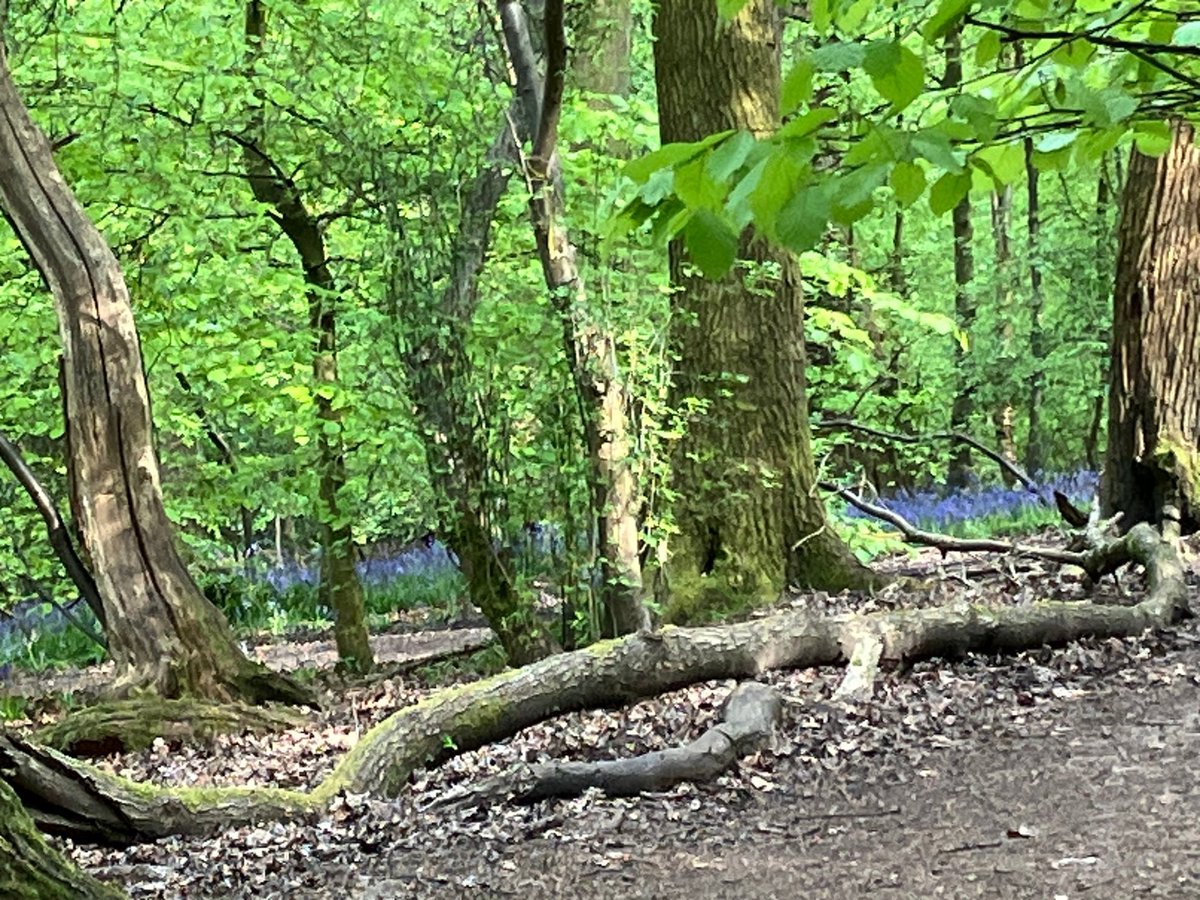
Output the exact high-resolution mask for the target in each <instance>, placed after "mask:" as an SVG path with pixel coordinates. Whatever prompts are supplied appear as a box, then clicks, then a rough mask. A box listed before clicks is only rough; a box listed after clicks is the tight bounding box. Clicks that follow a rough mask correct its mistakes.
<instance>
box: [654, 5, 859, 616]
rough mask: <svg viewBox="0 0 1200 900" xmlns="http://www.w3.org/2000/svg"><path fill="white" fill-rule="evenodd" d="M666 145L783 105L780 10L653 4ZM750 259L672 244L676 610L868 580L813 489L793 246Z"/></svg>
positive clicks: (773, 117) (671, 567)
mask: <svg viewBox="0 0 1200 900" xmlns="http://www.w3.org/2000/svg"><path fill="white" fill-rule="evenodd" d="M654 33H655V45H654V59H655V80H656V84H657V88H658V104H659V121H660V131H661V136H662V141H663V143H664V144H666V143H670V142H674V141H694V140H699V139H700V138H703V137H705V136H706V135H709V134H713V133H715V132H720V131H724V130H726V129H730V128H735V129H746V130H749V131H750V132H753V133H755V134H766V133H769V132H771V131H772V130H773V129H774V128H775V127H776V125H777V124H778V120H779V90H780V75H779V47H780V16H779V9H778V6H777V4H775V3H774V2H773V0H752V2H750V3H748V4H747V5H746V6H745V7H744V8H743V9H742V10H741V11H740V12H739V13H738V14H737V16H736V17H735V18H734V19H733V20H732V21H730V22H722V21H720V20H719V17H718V13H717V3H716V0H663V2H661V3H660V4H659V5H658V9H657V13H656V15H655V19H654ZM739 257H740V262H739V263H738V265H737V266H736V267H735V269H734V271H732V272H731V273H730V274H728V275H727V276H725V277H723V278H721V279H718V280H706V279H704V278H703V277H701V276H700V275H699V274H698V273H697V272H696V271H695V270H694V269H693V268H692V266H691V265H690V264H689V262H688V259H687V257H686V254H685V250H684V246H683V244H682V243H681V242H679V241H676V242H674V243H673V244H672V246H671V251H670V261H671V276H672V280H673V281H674V283H675V284H676V285H677V286H678V288H679V290H678V291H677V293H675V295H674V296H673V312H672V318H671V321H672V332H671V342H672V346H673V349H674V352H675V353H676V354H677V356H678V364H677V370H676V376H675V379H674V383H673V386H672V397H673V404H674V406H675V407H676V408H678V409H681V410H683V409H685V408H688V407H692V408H698V409H700V410H701V412H699V413H698V414H695V415H691V416H690V417H689V418H688V420H687V422H686V432H685V434H684V436H683V438H682V439H681V440H679V441H678V446H677V449H676V451H675V453H674V457H673V460H672V471H673V485H672V489H673V492H674V496H675V498H676V499H675V501H674V503H673V507H672V513H673V517H674V520H675V527H676V528H677V529H678V534H676V535H675V536H673V537H672V539H671V547H670V561H669V563H668V566H667V569H666V571H665V573H664V574H665V578H666V582H665V585H664V589H665V590H666V591H667V593H668V594H669V595H670V605H669V607H668V613H669V614H670V615H672V616H674V617H676V618H684V617H688V616H699V615H705V614H707V612H708V610H709V609H710V608H711V607H713V606H717V605H720V604H728V603H744V602H746V601H747V600H750V601H756V600H762V599H765V598H774V597H775V596H777V595H778V593H779V592H780V590H781V589H783V588H784V587H785V586H786V585H788V584H789V583H795V584H802V585H811V586H815V587H825V588H841V587H845V586H849V585H854V584H861V583H862V582H863V581H864V579H865V577H866V573H865V571H864V570H862V569H861V568H860V567H858V566H857V564H856V563H855V561H854V558H853V556H852V555H851V554H850V552H849V550H848V549H847V548H846V546H845V545H844V544H843V543H842V541H841V540H840V539H839V538H838V537H837V535H836V534H834V532H833V531H832V530H831V529H830V527H829V524H828V522H827V520H826V516H825V508H824V504H823V502H822V499H821V497H820V496H819V495H818V494H817V492H816V490H815V480H816V479H815V472H814V464H813V458H812V451H811V448H810V434H809V423H808V405H807V400H806V396H805V380H804V363H805V357H804V326H803V304H802V300H801V292H800V282H799V278H798V276H797V273H796V267H795V265H794V263H793V261H792V259H791V258H790V257H789V256H788V255H787V254H784V253H781V252H778V251H776V250H774V249H772V248H770V247H768V246H767V245H766V243H765V242H764V241H760V240H756V239H755V237H754V236H753V234H750V233H747V234H746V235H744V236H743V239H742V241H741V243H740V249H739Z"/></svg>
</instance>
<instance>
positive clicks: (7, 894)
mask: <svg viewBox="0 0 1200 900" xmlns="http://www.w3.org/2000/svg"><path fill="white" fill-rule="evenodd" d="M121 896H123V894H122V893H121V892H120V891H118V890H117V889H116V888H111V887H108V886H107V885H104V884H101V883H100V882H99V881H97V880H96V879H94V878H92V877H91V876H90V875H87V874H86V873H84V872H83V871H81V870H80V869H79V868H78V867H76V865H75V864H74V863H72V862H71V861H70V860H69V859H67V858H66V857H65V856H63V855H62V854H61V853H59V852H58V851H56V850H54V849H53V848H52V847H51V846H50V845H49V844H47V843H46V839H45V838H43V837H42V836H41V835H40V834H39V833H38V831H37V828H35V827H34V824H33V821H32V820H31V819H30V818H29V814H28V813H26V812H25V809H24V807H22V806H21V801H20V799H19V798H18V797H17V795H16V794H14V793H13V789H12V788H11V787H9V786H8V784H7V783H5V782H4V781H3V780H0V897H4V898H5V900H58V898H62V900H92V898H96V900H106V898H117V897H121Z"/></svg>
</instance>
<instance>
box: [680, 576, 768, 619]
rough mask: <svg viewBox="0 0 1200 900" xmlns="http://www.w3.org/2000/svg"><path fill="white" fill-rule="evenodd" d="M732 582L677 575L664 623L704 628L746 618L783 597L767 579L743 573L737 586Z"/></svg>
mask: <svg viewBox="0 0 1200 900" xmlns="http://www.w3.org/2000/svg"><path fill="white" fill-rule="evenodd" d="M730 581H731V580H730V579H727V578H724V577H722V576H720V575H703V576H696V575H683V576H678V575H676V576H673V577H672V579H671V594H670V597H668V599H667V602H666V604H665V605H664V606H663V621H665V622H669V623H671V624H675V625H702V624H707V623H709V622H717V621H721V620H723V619H730V618H737V617H741V616H744V615H746V614H747V613H749V612H751V611H752V610H755V609H759V608H761V607H764V606H769V605H770V604H772V603H774V602H775V601H776V600H777V599H778V598H779V590H778V589H776V588H775V587H773V586H772V585H771V582H770V580H769V579H768V578H766V577H765V576H762V575H760V576H758V577H753V576H747V574H746V573H744V572H742V573H739V574H738V577H737V578H736V579H735V580H734V583H732V584H731V583H730Z"/></svg>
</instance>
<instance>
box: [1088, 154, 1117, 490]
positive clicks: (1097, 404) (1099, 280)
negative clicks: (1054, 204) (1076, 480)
mask: <svg viewBox="0 0 1200 900" xmlns="http://www.w3.org/2000/svg"><path fill="white" fill-rule="evenodd" d="M1108 178H1109V174H1108V156H1107V155H1106V156H1105V157H1104V160H1103V162H1102V163H1101V165H1100V173H1099V177H1098V178H1097V179H1096V218H1095V229H1096V252H1095V257H1096V260H1097V269H1096V292H1095V296H1096V298H1097V299H1099V298H1101V297H1104V298H1106V299H1107V296H1108V295H1109V293H1110V292H1111V290H1112V280H1111V278H1112V273H1111V271H1110V270H1109V268H1108V267H1107V266H1106V267H1104V268H1100V266H1099V261H1100V260H1105V259H1108V258H1109V257H1110V255H1111V247H1110V245H1111V242H1112V237H1113V228H1112V225H1111V223H1110V222H1109V210H1110V208H1111V206H1112V195H1113V191H1112V190H1111V189H1110V188H1109V182H1108ZM1098 337H1099V339H1100V343H1101V344H1102V345H1103V346H1104V348H1105V349H1104V350H1103V351H1102V352H1101V353H1100V354H1098V357H1099V358H1098V360H1097V366H1098V368H1099V372H1098V375H1099V377H1098V378H1097V379H1096V382H1095V384H1096V390H1095V395H1094V396H1093V398H1092V417H1091V421H1090V422H1089V424H1088V431H1087V435H1086V436H1085V437H1084V439H1083V457H1084V459H1085V460H1086V461H1087V467H1088V468H1089V469H1090V470H1091V471H1093V472H1098V471H1099V470H1100V458H1099V453H1098V450H1099V447H1100V433H1101V426H1102V425H1103V423H1104V400H1105V396H1106V394H1107V388H1108V364H1109V361H1110V357H1111V353H1110V352H1109V348H1110V347H1111V345H1112V327H1111V323H1107V322H1106V323H1104V324H1102V325H1101V326H1100V327H1099V328H1098Z"/></svg>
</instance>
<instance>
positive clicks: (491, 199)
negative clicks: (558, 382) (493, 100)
mask: <svg viewBox="0 0 1200 900" xmlns="http://www.w3.org/2000/svg"><path fill="white" fill-rule="evenodd" d="M520 24H521V26H522V27H524V19H523V18H522V19H521V20H520ZM521 116H522V109H521V105H520V104H519V103H518V102H516V101H514V103H513V104H512V105H510V107H509V109H508V111H507V112H506V114H505V117H504V121H503V123H502V124H501V126H500V131H499V133H498V135H497V136H496V138H495V140H494V141H493V142H492V145H491V147H490V148H489V150H488V153H487V156H486V158H485V159H484V162H483V165H482V167H481V168H480V170H479V171H478V172H477V173H476V174H475V176H474V178H472V179H471V180H470V182H469V183H468V184H467V185H466V186H465V189H464V192H463V197H462V211H461V213H460V217H459V220H458V223H457V230H456V231H455V234H454V238H453V243H452V246H451V251H450V254H449V271H448V272H447V273H446V288H445V289H444V290H443V291H442V292H441V293H440V294H438V295H436V296H435V297H430V298H428V299H427V300H426V303H427V304H428V305H427V306H417V305H416V304H417V302H418V300H419V299H420V298H423V297H428V294H427V293H426V291H427V286H426V285H422V284H418V283H416V281H415V280H414V279H413V278H412V277H411V276H412V272H411V267H405V266H404V259H403V255H402V251H398V252H397V253H396V254H395V258H396V261H397V265H396V267H395V268H394V269H393V272H392V275H391V277H389V280H388V293H389V297H388V299H389V303H390V304H391V305H392V307H393V308H397V309H399V308H409V309H413V313H412V315H410V316H409V317H408V321H406V322H405V323H404V328H405V331H406V335H405V337H406V339H407V342H408V346H407V347H404V348H399V355H400V357H401V358H402V359H403V361H404V366H405V373H406V375H407V378H408V380H409V384H410V387H411V395H412V398H413V405H414V407H415V408H416V411H417V416H418V419H419V421H420V423H421V427H422V430H423V432H424V447H425V457H426V462H427V465H428V466H429V472H430V477H431V480H432V482H433V485H434V487H435V488H436V489H437V491H438V493H439V494H441V495H442V497H444V498H445V500H444V504H445V505H444V506H443V508H442V509H441V511H440V518H441V520H442V522H443V527H444V528H445V530H446V536H445V539H446V543H447V545H448V546H449V547H450V548H451V549H452V550H453V551H454V553H455V555H456V556H457V557H458V560H459V567H460V568H461V569H462V572H463V575H464V577H465V578H466V581H467V592H468V595H469V596H470V598H471V602H472V603H474V604H475V605H476V606H477V607H479V609H480V610H481V611H482V612H483V615H484V617H485V618H486V619H487V621H488V624H490V625H491V627H492V630H493V631H495V632H496V634H497V636H498V637H499V638H500V643H501V645H502V646H503V647H504V651H505V653H506V655H507V656H508V661H509V662H510V663H511V664H512V665H514V666H521V665H525V664H527V663H531V662H533V661H535V660H537V659H541V658H542V657H544V656H546V655H547V654H549V653H551V652H553V651H554V650H555V649H556V647H555V644H554V641H553V640H552V638H551V636H550V635H549V633H548V632H547V631H546V629H545V627H544V626H543V625H542V624H541V623H540V622H539V621H538V619H537V617H536V615H535V613H534V608H533V598H532V595H531V594H530V592H529V591H528V590H525V589H523V588H522V587H521V586H520V585H519V584H518V582H517V571H516V567H515V565H514V560H513V558H512V553H511V550H510V549H509V548H508V547H503V546H501V547H498V546H496V544H495V541H494V534H493V531H494V529H493V527H492V510H493V509H494V508H495V506H496V501H497V498H496V496H495V494H494V493H493V492H494V490H495V489H494V486H493V485H492V483H491V479H490V473H489V471H488V465H489V463H488V460H489V455H488V446H487V428H486V423H484V422H483V421H481V420H480V413H479V410H480V409H481V408H482V404H481V403H480V402H479V398H478V395H477V393H476V388H475V386H474V385H473V383H472V375H471V361H470V357H469V355H468V352H467V333H468V330H469V328H470V323H471V321H472V319H473V318H474V316H475V310H476V307H477V306H478V303H479V276H480V274H481V273H482V271H483V267H484V263H485V262H486V260H487V255H488V251H489V248H490V246H491V238H492V223H493V221H494V220H495V217H496V209H497V207H498V205H499V203H500V200H501V198H502V197H503V196H504V193H505V191H506V190H507V188H508V183H509V178H510V174H511V172H512V166H513V164H514V163H515V162H516V161H517V145H516V139H515V137H514V135H513V127H512V125H511V124H510V123H512V122H519V121H520V119H521ZM408 202H410V198H408V197H400V198H396V203H395V206H392V207H391V211H392V213H391V214H394V213H395V210H396V209H398V208H399V207H400V206H401V205H404V204H407V203H408ZM393 223H394V227H393V232H394V233H395V234H396V235H402V228H403V227H404V222H403V219H402V218H401V217H400V215H396V216H395V218H394V220H393ZM400 242H401V243H402V242H403V238H402V237H401V238H400Z"/></svg>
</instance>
